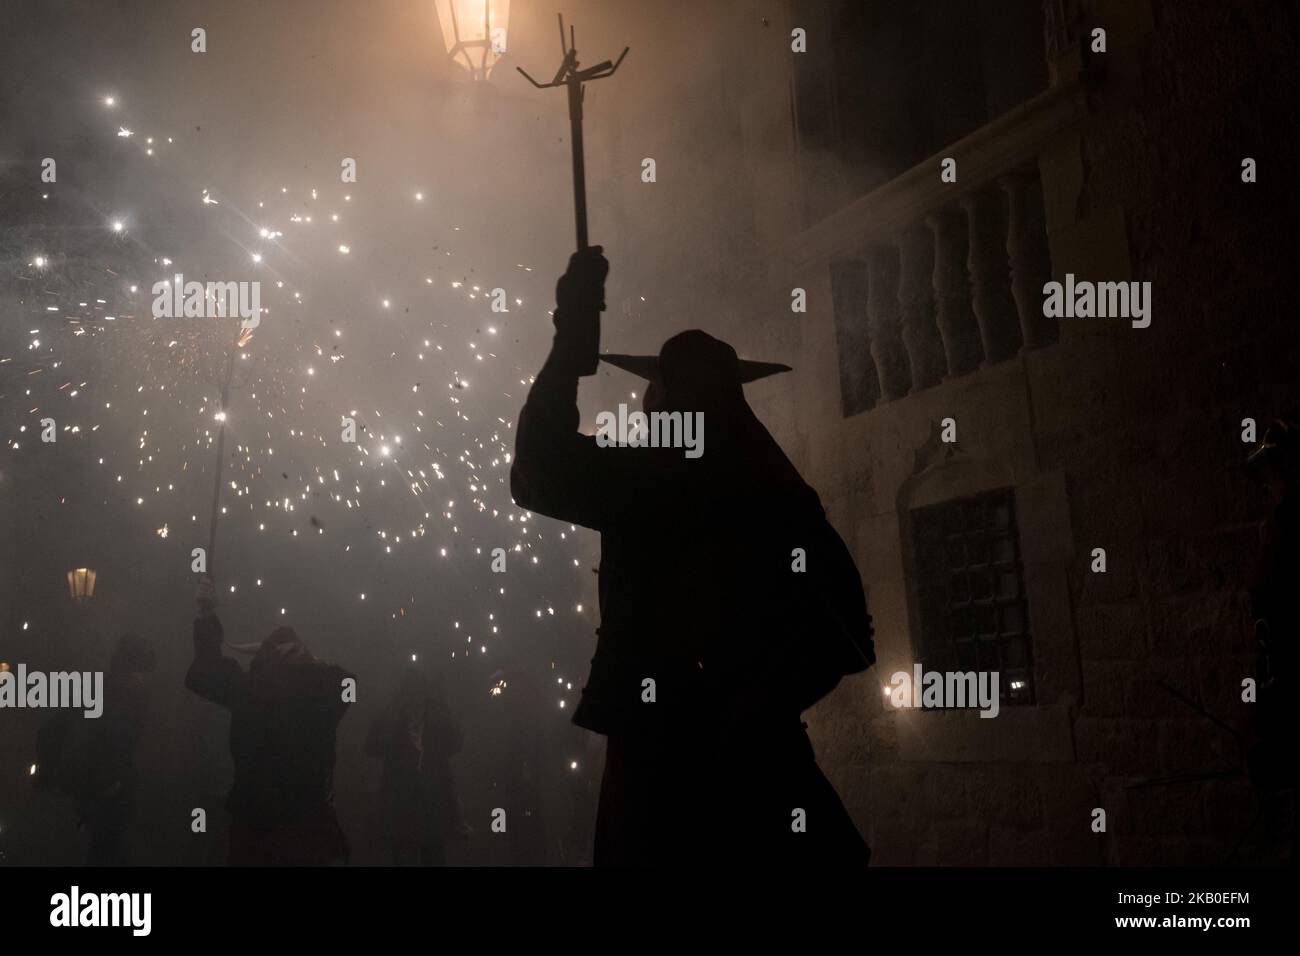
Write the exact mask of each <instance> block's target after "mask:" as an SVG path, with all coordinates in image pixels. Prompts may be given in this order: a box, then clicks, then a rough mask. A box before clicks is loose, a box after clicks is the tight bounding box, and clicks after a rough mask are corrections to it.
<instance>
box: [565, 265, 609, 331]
mask: <svg viewBox="0 0 1300 956" xmlns="http://www.w3.org/2000/svg"><path fill="white" fill-rule="evenodd" d="M604 251H605V250H604V247H603V246H589V247H588V248H586V249H580V250H578V251H577V252H575V253H574V254H573V255H571V256H569V268H568V270H567V271H566V272H565V273H564V275H562V276H560V281H559V282H557V283H556V284H555V306H556V308H555V318H556V327H557V328H558V327H559V324H560V317H561V315H564V314H574V313H582V312H591V311H596V312H604V311H605V277H606V276H608V275H609V260H608V259H606V258H605V256H604Z"/></svg>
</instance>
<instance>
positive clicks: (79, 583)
mask: <svg viewBox="0 0 1300 956" xmlns="http://www.w3.org/2000/svg"><path fill="white" fill-rule="evenodd" d="M68 591H69V592H70V593H71V594H72V600H74V601H76V602H77V603H78V604H81V603H83V602H85V601H86V600H87V599H88V598H91V597H93V596H94V594H95V572H94V571H92V570H90V568H77V569H76V570H73V571H69V572H68Z"/></svg>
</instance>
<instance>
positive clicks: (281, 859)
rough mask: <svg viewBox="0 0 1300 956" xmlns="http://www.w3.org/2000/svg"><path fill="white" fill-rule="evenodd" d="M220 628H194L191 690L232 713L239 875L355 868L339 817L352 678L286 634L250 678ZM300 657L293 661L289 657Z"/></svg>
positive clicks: (269, 645) (200, 621)
mask: <svg viewBox="0 0 1300 956" xmlns="http://www.w3.org/2000/svg"><path fill="white" fill-rule="evenodd" d="M222 639H223V631H222V627H221V622H220V620H218V619H217V617H216V616H215V615H212V614H208V615H204V616H201V617H198V618H196V619H195V621H194V661H193V663H192V664H191V665H190V669H189V672H188V673H187V674H186V675H185V686H186V687H188V688H189V689H190V690H192V691H193V692H194V693H196V694H198V695H199V696H200V697H203V698H205V699H207V700H210V701H212V703H214V704H217V705H219V706H221V707H224V708H225V709H226V710H228V711H230V755H231V758H232V760H233V763H234V765H235V779H234V783H233V784H232V785H231V788H230V795H229V796H228V797H227V798H226V809H227V810H228V811H229V813H230V818H231V834H230V859H229V862H230V864H231V865H232V866H257V865H275V866H295V865H296V866H302V865H325V864H329V863H335V862H339V861H343V860H346V859H347V856H348V845H347V840H346V839H345V837H344V835H343V831H342V829H341V828H340V827H339V823H338V817H337V816H336V815H335V812H334V761H335V735H336V732H337V729H338V723H339V721H340V720H342V719H343V715H344V714H345V713H346V712H347V704H346V703H345V702H344V701H343V681H344V680H345V679H346V678H349V677H351V675H350V674H349V673H348V672H347V671H345V670H344V669H343V668H341V667H339V666H337V665H335V664H326V663H323V662H320V661H317V660H315V659H314V658H312V657H311V656H310V654H309V653H308V652H307V650H306V647H305V645H303V644H302V642H301V641H299V640H298V638H297V636H296V635H294V634H293V632H292V631H290V630H289V629H288V628H280V629H278V630H276V631H275V632H274V633H273V634H272V635H271V636H270V637H268V638H267V639H266V640H265V641H264V642H263V644H262V649H261V650H259V651H258V653H257V655H256V657H254V659H253V661H252V663H251V664H250V666H249V669H248V670H247V671H245V670H244V669H243V668H242V667H240V666H239V664H238V663H237V662H236V661H234V660H232V659H231V658H229V657H226V656H225V655H223V654H222V653H221V644H222ZM286 647H288V648H293V649H298V650H299V653H297V654H294V655H291V656H289V655H285V654H284V653H283V651H284V649H285V648H286Z"/></svg>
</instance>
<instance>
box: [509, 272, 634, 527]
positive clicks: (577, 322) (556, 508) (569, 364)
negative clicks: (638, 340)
mask: <svg viewBox="0 0 1300 956" xmlns="http://www.w3.org/2000/svg"><path fill="white" fill-rule="evenodd" d="M608 272H609V263H608V262H606V260H605V257H604V256H603V255H602V254H601V247H600V246H592V247H591V248H590V249H585V250H582V251H580V252H576V253H574V254H573V256H572V257H571V258H570V259H569V269H568V271H567V272H565V274H564V275H563V276H562V277H561V278H560V281H559V283H558V284H557V286H556V291H555V299H556V307H555V339H554V341H553V343H552V345H551V353H550V355H549V356H547V359H546V364H545V365H543V366H542V370H541V371H540V372H539V373H538V374H537V380H536V381H535V382H534V383H533V387H532V388H531V389H530V390H529V392H528V400H527V402H526V403H525V405H524V408H523V411H522V412H520V414H519V424H518V427H517V429H516V433H515V458H514V461H513V462H512V464H511V467H510V493H511V495H512V496H513V497H514V499H515V502H516V503H517V504H518V505H520V506H521V507H523V508H527V509H528V510H529V511H536V512H537V513H538V514H543V515H547V516H549V517H552V518H558V519H560V520H562V521H570V522H573V523H574V524H581V525H584V526H586V527H588V528H597V529H599V528H600V527H602V526H603V525H604V524H605V523H606V521H607V520H608V518H609V515H610V513H611V510H612V503H613V501H614V497H615V495H616V493H618V492H620V491H622V490H625V489H622V488H621V487H620V482H621V480H622V477H623V476H621V475H620V474H619V471H620V469H619V460H620V458H621V456H620V455H619V452H620V451H621V449H612V448H600V447H599V446H598V445H597V444H596V440H595V438H592V437H590V436H588V435H583V434H581V433H580V432H579V431H578V418H579V416H578V379H579V378H580V377H581V376H585V375H594V374H595V372H596V367H597V365H598V363H599V361H600V354H599V353H600V313H601V311H602V310H603V309H604V308H605V303H604V295H605V276H606V274H607V273H608Z"/></svg>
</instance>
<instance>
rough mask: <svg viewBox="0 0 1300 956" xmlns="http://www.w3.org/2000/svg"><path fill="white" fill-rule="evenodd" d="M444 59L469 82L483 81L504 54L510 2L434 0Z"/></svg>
mask: <svg viewBox="0 0 1300 956" xmlns="http://www.w3.org/2000/svg"><path fill="white" fill-rule="evenodd" d="M437 9H438V23H439V25H440V26H441V27H442V41H443V45H444V46H445V47H446V49H447V58H448V59H450V60H451V62H452V63H454V64H456V67H457V68H458V69H460V70H461V71H463V72H465V73H467V74H468V75H469V78H470V79H471V80H486V79H487V78H488V74H489V73H491V72H492V67H494V66H496V63H497V60H499V59H501V56H502V54H504V53H505V52H506V26H507V23H508V21H509V19H510V0H437Z"/></svg>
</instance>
